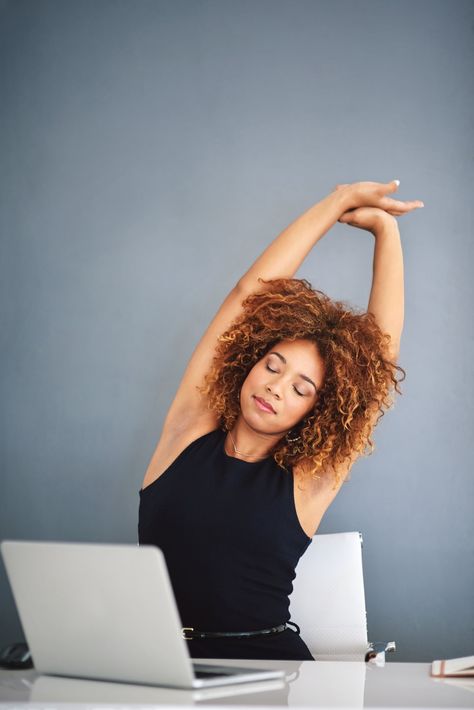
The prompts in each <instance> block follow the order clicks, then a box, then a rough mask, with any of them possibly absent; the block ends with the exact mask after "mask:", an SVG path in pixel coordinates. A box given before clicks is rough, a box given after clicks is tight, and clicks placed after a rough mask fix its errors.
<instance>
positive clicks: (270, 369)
mask: <svg viewBox="0 0 474 710" xmlns="http://www.w3.org/2000/svg"><path fill="white" fill-rule="evenodd" d="M267 370H269V371H270V372H278V370H272V368H271V367H270V365H267ZM293 389H294V390H295V392H296V394H299V396H300V397H304V396H305V395H304V394H303V392H300V391H299V390H297V389H296V387H295V386H294V385H293Z"/></svg>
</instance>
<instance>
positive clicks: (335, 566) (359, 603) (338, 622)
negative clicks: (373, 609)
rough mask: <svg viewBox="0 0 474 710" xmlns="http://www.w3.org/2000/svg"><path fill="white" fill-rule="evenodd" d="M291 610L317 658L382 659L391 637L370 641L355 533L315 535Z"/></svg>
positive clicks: (296, 584) (300, 564) (295, 585)
mask: <svg viewBox="0 0 474 710" xmlns="http://www.w3.org/2000/svg"><path fill="white" fill-rule="evenodd" d="M290 614H291V620H292V621H294V623H295V624H297V625H298V626H299V627H300V629H301V638H302V639H303V640H304V642H305V643H306V645H307V646H308V648H309V650H310V651H311V653H312V655H313V656H314V658H315V659H316V660H317V661H318V660H328V661H331V660H341V661H361V660H362V661H364V660H365V661H372V662H375V663H377V664H383V663H384V662H385V652H386V651H395V649H396V646H395V642H394V641H390V642H385V641H379V642H374V643H369V641H368V638H367V612H366V609H365V594H364V576H363V571H362V535H361V534H360V533H359V532H345V533H332V534H326V535H315V537H314V538H313V542H312V543H311V545H310V546H309V548H308V549H307V550H306V552H305V553H304V555H302V557H301V558H300V560H299V562H298V565H297V567H296V578H295V579H294V581H293V592H292V593H291V595H290Z"/></svg>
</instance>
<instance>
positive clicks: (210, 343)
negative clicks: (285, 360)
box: [146, 183, 412, 482]
mask: <svg viewBox="0 0 474 710" xmlns="http://www.w3.org/2000/svg"><path fill="white" fill-rule="evenodd" d="M354 185H355V186H363V188H359V187H356V188H354ZM394 189H395V188H394V186H393V184H392V183H387V184H385V183H354V184H353V185H352V186H349V188H348V189H341V190H338V189H335V190H334V191H333V192H331V193H330V194H329V195H327V196H326V197H325V198H323V199H322V200H321V201H320V202H318V203H316V204H315V205H313V206H312V207H310V208H309V209H308V210H306V211H305V212H304V213H303V214H302V215H301V216H300V217H298V218H297V219H295V220H294V221H293V222H292V223H291V224H290V225H289V226H288V227H286V228H285V229H284V230H283V232H281V234H279V235H278V236H277V237H276V238H275V239H274V240H273V241H272V242H271V243H270V245H269V246H268V247H267V248H266V249H265V251H264V252H263V253H262V254H261V255H260V256H259V257H258V258H257V259H256V261H255V262H254V263H253V264H252V266H251V267H250V268H249V269H248V270H247V271H246V272H245V273H244V274H243V276H242V277H241V278H240V279H239V280H238V282H237V284H236V285H235V286H234V287H233V288H232V289H231V291H230V292H229V294H228V295H227V297H226V298H225V300H224V302H223V303H222V305H221V306H220V308H219V310H218V311H217V313H216V315H215V316H214V318H213V319H212V321H211V323H210V324H209V326H208V328H207V330H206V331H205V333H204V334H203V336H202V337H201V339H200V341H199V342H198V344H197V346H196V348H195V350H194V352H193V353H192V355H191V358H190V360H189V362H188V365H187V367H186V370H185V372H184V375H183V378H182V380H181V382H180V384H179V387H178V389H177V391H176V395H175V397H174V399H173V401H172V403H171V406H170V408H169V410H168V412H167V415H166V418H165V421H164V425H163V429H162V433H161V438H160V442H159V445H158V446H157V449H156V450H155V454H154V455H153V457H152V460H151V462H150V465H149V469H148V471H147V475H146V480H148V482H149V481H150V480H152V478H153V475H154V473H153V471H155V474H156V471H157V470H158V469H159V468H160V466H162V465H163V458H166V454H165V453H164V452H165V451H168V452H169V442H170V441H174V440H175V439H176V437H182V436H183V435H184V434H186V432H189V431H190V429H193V431H194V432H196V430H197V429H199V430H203V429H204V430H206V429H208V430H211V429H212V428H215V427H216V426H217V424H218V423H217V421H216V419H215V415H214V414H213V413H212V412H211V411H210V410H209V409H208V407H207V402H206V401H204V399H203V396H202V395H201V393H200V392H199V387H200V386H201V385H202V384H203V383H204V377H205V375H206V373H207V372H208V370H209V369H210V367H211V364H212V359H213V357H214V353H215V348H216V344H217V342H218V338H219V336H220V335H221V334H222V333H223V332H225V331H226V330H227V329H228V328H229V326H230V325H231V323H232V322H233V321H234V320H235V319H236V318H237V317H238V316H239V315H240V314H241V312H242V301H243V300H244V299H245V297H246V296H247V295H248V294H249V293H252V292H254V291H256V290H260V289H261V288H262V285H261V283H260V282H259V281H258V278H259V277H261V278H263V279H275V278H292V277H293V276H294V274H295V273H296V271H297V270H298V268H299V267H300V265H301V264H302V262H303V261H304V259H305V257H306V256H307V254H308V253H309V252H310V251H311V249H312V247H313V246H314V245H315V244H316V243H317V242H318V241H319V239H321V237H323V236H324V235H325V234H326V232H327V231H328V230H329V229H330V228H331V227H332V226H333V225H334V224H335V223H336V222H337V221H338V220H339V218H340V217H341V216H342V215H343V214H344V213H345V212H346V210H350V209H352V208H353V207H356V206H357V205H358V204H360V203H362V204H363V203H364V201H365V203H366V204H376V205H377V204H379V205H380V206H381V207H382V209H389V208H390V207H398V209H400V210H402V211H408V210H409V209H412V208H411V207H410V206H409V203H403V202H400V201H396V200H392V199H391V198H390V197H387V193H388V192H391V191H393V190H394ZM164 440H166V441H167V442H168V443H166V441H164Z"/></svg>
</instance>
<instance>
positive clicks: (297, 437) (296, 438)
mask: <svg viewBox="0 0 474 710" xmlns="http://www.w3.org/2000/svg"><path fill="white" fill-rule="evenodd" d="M288 434H289V432H288ZM288 434H287V435H286V440H287V442H288V443H289V444H293V443H294V442H295V441H298V439H299V438H300V435H299V434H298V436H295V437H294V438H293V439H289V438H288Z"/></svg>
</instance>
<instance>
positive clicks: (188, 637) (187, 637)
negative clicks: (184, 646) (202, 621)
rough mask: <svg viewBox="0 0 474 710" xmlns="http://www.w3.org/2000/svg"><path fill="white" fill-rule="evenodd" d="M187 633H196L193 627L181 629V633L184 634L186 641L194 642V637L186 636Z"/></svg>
mask: <svg viewBox="0 0 474 710" xmlns="http://www.w3.org/2000/svg"><path fill="white" fill-rule="evenodd" d="M186 631H194V629H193V627H192V626H184V627H183V628H182V629H181V633H182V634H183V638H184V639H186V641H192V639H193V637H192V636H186Z"/></svg>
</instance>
